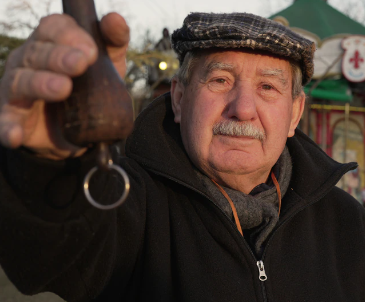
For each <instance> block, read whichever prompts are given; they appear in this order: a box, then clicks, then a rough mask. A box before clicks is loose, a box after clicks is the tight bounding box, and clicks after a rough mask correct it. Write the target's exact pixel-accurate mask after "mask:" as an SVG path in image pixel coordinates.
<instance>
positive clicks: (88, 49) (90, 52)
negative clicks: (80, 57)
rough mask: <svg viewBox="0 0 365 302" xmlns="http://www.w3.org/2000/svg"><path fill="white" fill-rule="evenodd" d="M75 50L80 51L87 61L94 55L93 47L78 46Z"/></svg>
mask: <svg viewBox="0 0 365 302" xmlns="http://www.w3.org/2000/svg"><path fill="white" fill-rule="evenodd" d="M76 48H78V49H80V50H81V51H82V52H83V53H84V54H85V55H86V57H87V58H88V59H93V58H94V57H95V55H96V49H95V47H91V46H90V45H87V44H79V45H77V46H76Z"/></svg>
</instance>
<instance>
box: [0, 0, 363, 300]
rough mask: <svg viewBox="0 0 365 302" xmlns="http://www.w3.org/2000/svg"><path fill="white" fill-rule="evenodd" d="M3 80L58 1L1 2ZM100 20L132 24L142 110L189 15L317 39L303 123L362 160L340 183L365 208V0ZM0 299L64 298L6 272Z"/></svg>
mask: <svg viewBox="0 0 365 302" xmlns="http://www.w3.org/2000/svg"><path fill="white" fill-rule="evenodd" d="M1 4H2V5H1V8H0V78H1V76H2V73H3V68H4V64H5V61H6V57H7V56H8V54H9V52H10V51H11V50H12V49H14V48H16V47H18V46H19V45H21V44H22V43H23V42H24V39H26V38H27V36H28V35H29V34H30V33H31V32H32V30H33V29H34V28H35V27H36V26H37V23H38V21H39V19H40V18H41V17H42V16H45V15H48V14H51V13H61V12H62V10H61V7H62V2H61V1H60V0H2V2H1ZM95 4H96V8H97V12H98V15H99V17H101V16H103V15H104V14H106V13H108V12H110V11H116V12H118V13H120V14H121V15H123V16H124V17H125V18H126V20H127V22H128V24H129V26H130V28H131V43H130V47H129V50H128V60H127V66H128V70H127V76H126V79H125V81H126V84H127V86H128V89H129V90H130V92H131V94H132V97H133V103H134V109H135V112H136V114H138V113H139V112H140V111H141V110H143V108H144V107H146V106H147V105H148V104H149V103H150V102H151V101H152V100H153V99H154V98H155V97H157V96H158V95H161V94H163V93H165V92H167V91H169V83H170V78H171V76H172V75H173V74H174V73H175V72H176V69H177V68H178V61H177V60H176V57H175V55H174V53H173V52H172V50H171V45H170V35H171V33H172V32H173V30H174V29H176V28H178V27H180V26H181V25H182V23H183V20H184V18H185V17H186V16H187V14H188V13H190V12H196V11H201V12H248V13H253V14H257V15H260V16H263V17H267V18H271V19H273V20H275V21H277V22H280V23H282V24H283V25H285V26H288V27H290V28H292V30H294V31H296V32H297V33H299V34H301V35H303V36H305V37H306V38H308V39H310V40H312V41H313V42H315V44H316V48H317V51H316V54H315V74H314V77H313V80H312V81H311V83H309V84H308V85H307V86H306V87H305V92H306V94H307V104H306V109H305V114H304V116H303V118H302V120H301V123H300V126H299V127H300V128H301V130H303V131H304V132H305V133H307V134H308V135H309V136H310V137H311V138H312V139H313V140H314V141H315V142H316V143H317V144H318V145H319V146H320V147H321V148H322V149H323V151H324V152H326V153H327V154H328V155H329V156H331V157H332V158H334V159H335V160H337V161H339V162H349V161H356V162H358V163H359V167H358V169H356V170H355V171H351V172H349V173H347V174H346V175H345V176H344V177H343V178H342V179H341V181H340V182H339V183H338V186H339V187H341V188H343V189H345V190H346V191H348V192H349V193H350V194H351V195H353V196H354V197H355V198H356V199H357V200H358V201H359V203H361V204H362V205H364V206H365V169H364V168H365V160H364V155H365V154H364V152H365V148H364V146H365V137H364V129H365V1H364V0H346V1H343V0H328V1H327V0H259V1H252V0H241V1H235V0H225V1H217V0H210V1H206V0H184V1H176V0H168V1H167V0H133V1H130V0H95ZM0 301H1V302H18V301H19V302H45V301H47V302H60V301H62V299H60V298H58V297H56V296H55V295H53V294H42V295H37V296H34V297H25V296H23V295H21V294H20V293H19V292H18V291H17V290H16V289H15V288H14V286H13V285H12V284H11V283H10V282H9V280H8V279H7V278H6V276H5V274H4V272H3V271H1V269H0Z"/></svg>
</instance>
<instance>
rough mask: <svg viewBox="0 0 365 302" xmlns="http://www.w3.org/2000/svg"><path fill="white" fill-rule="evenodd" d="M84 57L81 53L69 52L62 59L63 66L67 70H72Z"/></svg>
mask: <svg viewBox="0 0 365 302" xmlns="http://www.w3.org/2000/svg"><path fill="white" fill-rule="evenodd" d="M83 56H85V54H84V53H83V52H81V51H71V52H70V53H68V54H67V55H66V56H64V57H63V60H62V61H63V64H64V65H65V67H66V68H67V69H70V70H73V69H74V68H75V66H76V65H78V63H79V60H80V59H81V58H82V57H83Z"/></svg>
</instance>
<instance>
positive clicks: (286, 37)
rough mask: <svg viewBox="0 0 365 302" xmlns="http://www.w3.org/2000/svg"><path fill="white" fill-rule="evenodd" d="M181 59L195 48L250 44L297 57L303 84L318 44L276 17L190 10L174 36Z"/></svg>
mask: <svg viewBox="0 0 365 302" xmlns="http://www.w3.org/2000/svg"><path fill="white" fill-rule="evenodd" d="M171 42H172V48H173V49H174V51H175V52H176V53H177V55H178V57H179V60H180V63H181V62H182V61H183V60H184V57H185V54H186V53H187V52H188V51H190V50H192V49H196V48H202V49H205V48H251V49H253V50H263V51H267V52H270V53H272V54H275V55H278V56H283V57H288V58H291V59H293V60H294V61H297V62H298V63H299V65H300V67H301V70H302V74H303V85H305V84H307V83H308V82H309V81H310V79H311V78H312V76H313V69H314V66H313V56H314V51H315V44H314V43H313V42H312V41H309V40H307V39H305V38H303V37H302V36H300V35H298V34H297V33H295V32H293V31H291V30H290V29H289V28H288V27H285V26H284V25H281V24H279V23H277V22H275V21H272V20H269V19H266V18H262V17H260V16H256V15H252V14H247V13H231V14H215V13H209V14H208V13H191V14H189V15H188V16H187V17H186V18H185V20H184V23H183V26H182V27H181V28H180V29H177V30H175V31H174V32H173V34H172V36H171Z"/></svg>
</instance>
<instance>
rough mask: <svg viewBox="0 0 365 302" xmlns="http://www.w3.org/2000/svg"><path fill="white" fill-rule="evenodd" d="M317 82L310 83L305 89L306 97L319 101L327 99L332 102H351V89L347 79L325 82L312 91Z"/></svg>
mask: <svg viewBox="0 0 365 302" xmlns="http://www.w3.org/2000/svg"><path fill="white" fill-rule="evenodd" d="M314 83H316V80H313V81H312V82H310V83H309V84H308V85H307V86H305V87H304V92H305V93H306V95H308V96H309V93H310V96H312V97H313V98H317V99H325V100H331V101H341V102H351V101H352V94H351V89H350V87H349V85H348V83H347V81H346V80H345V79H339V80H323V81H322V82H320V83H319V85H318V86H317V87H316V88H314V89H313V90H311V87H312V86H313V85H314Z"/></svg>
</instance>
